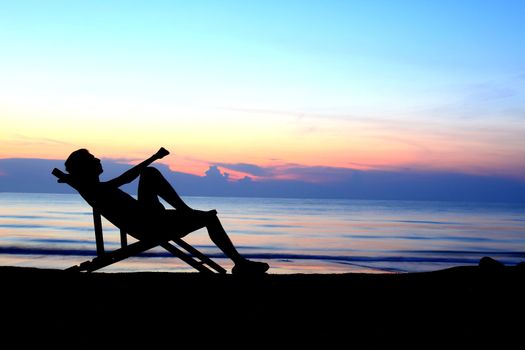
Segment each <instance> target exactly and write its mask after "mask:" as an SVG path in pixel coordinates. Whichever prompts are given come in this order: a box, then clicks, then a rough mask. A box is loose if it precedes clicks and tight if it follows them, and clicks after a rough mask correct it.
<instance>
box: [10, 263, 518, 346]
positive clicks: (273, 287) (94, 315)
mask: <svg viewBox="0 0 525 350" xmlns="http://www.w3.org/2000/svg"><path fill="white" fill-rule="evenodd" d="M0 279H1V281H2V282H1V283H2V296H3V298H2V300H3V312H2V318H3V324H4V325H3V330H4V337H3V338H4V341H9V338H10V337H13V339H11V340H13V341H15V342H20V341H22V342H24V343H31V342H36V343H37V344H39V345H42V344H45V343H48V344H52V345H60V344H64V345H68V344H77V346H78V347H83V346H86V347H93V346H97V345H100V344H101V342H103V343H105V344H109V343H111V342H115V343H116V344H120V345H123V344H137V342H146V343H147V344H149V345H151V346H153V345H154V344H158V345H159V346H161V344H170V343H171V344H173V346H174V347H175V346H176V345H178V344H181V342H182V343H186V344H189V343H192V344H201V343H202V342H213V343H214V344H215V346H220V347H223V346H229V345H235V344H236V345H243V347H248V348H253V347H254V346H256V345H257V346H259V345H261V346H263V345H264V344H266V345H268V346H271V345H272V344H281V345H283V344H284V345H286V344H287V345H288V346H290V345H293V344H310V343H312V342H320V343H322V344H325V345H326V346H329V345H330V344H332V345H335V344H347V345H349V347H350V348H351V346H350V345H357V344H359V348H382V347H383V346H384V345H388V347H391V346H394V345H396V346H402V347H405V348H406V347H412V346H414V347H419V345H421V347H420V348H428V347H438V348H441V347H445V348H448V347H450V346H451V345H454V346H453V347H463V348H465V347H466V348H471V346H472V345H474V344H479V345H487V344H499V345H502V344H506V343H507V344H510V343H511V342H512V341H514V340H516V339H519V337H520V334H521V331H522V327H521V322H520V319H522V317H523V311H524V309H525V308H524V306H523V296H524V295H525V293H524V292H525V283H524V282H525V273H524V271H523V269H521V268H518V267H502V268H491V267H490V266H489V267H488V268H487V267H479V266H459V267H455V268H451V269H446V270H440V271H434V272H427V273H406V274H331V275H325V274H297V275H265V276H261V277H257V278H240V277H236V276H234V275H214V276H204V275H200V274H197V273H153V272H151V273H150V272H145V273H92V274H77V273H68V272H64V271H59V270H43V269H33V268H16V267H0ZM513 319H515V321H512V320H513ZM421 341H423V342H424V343H420V342H421ZM72 342H74V343H72ZM8 343H9V342H8ZM418 344H419V345H418ZM75 347H76V346H74V347H73V348H75ZM345 347H346V346H345ZM149 348H156V347H154V346H153V347H149Z"/></svg>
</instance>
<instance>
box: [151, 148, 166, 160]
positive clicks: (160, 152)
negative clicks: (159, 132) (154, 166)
mask: <svg viewBox="0 0 525 350" xmlns="http://www.w3.org/2000/svg"><path fill="white" fill-rule="evenodd" d="M168 154H170V152H169V151H168V150H167V149H165V148H164V147H161V148H160V149H159V150H158V151H157V153H155V158H157V159H162V158H164V157H166V156H167V155H168Z"/></svg>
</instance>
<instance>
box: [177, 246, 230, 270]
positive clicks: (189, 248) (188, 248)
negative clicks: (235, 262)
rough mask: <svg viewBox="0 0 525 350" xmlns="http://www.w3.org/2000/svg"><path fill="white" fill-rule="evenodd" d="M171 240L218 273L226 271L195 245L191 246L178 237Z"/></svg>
mask: <svg viewBox="0 0 525 350" xmlns="http://www.w3.org/2000/svg"><path fill="white" fill-rule="evenodd" d="M173 242H175V243H176V244H177V245H179V246H181V247H182V248H184V249H185V250H186V251H187V252H188V253H190V254H192V255H193V256H195V257H197V258H198V259H200V260H201V261H202V262H203V263H205V264H207V265H208V266H209V267H211V268H212V269H214V270H215V271H217V272H218V273H222V274H224V273H226V269H224V268H223V267H222V266H221V265H219V264H217V263H216V262H215V261H213V260H211V259H210V258H209V257H207V256H206V255H204V254H203V253H201V252H200V251H198V250H197V249H196V248H195V247H193V246H191V245H190V244H188V243H186V242H185V241H183V240H182V239H180V238H176V239H173Z"/></svg>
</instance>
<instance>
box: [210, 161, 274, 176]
mask: <svg viewBox="0 0 525 350" xmlns="http://www.w3.org/2000/svg"><path fill="white" fill-rule="evenodd" d="M215 164H216V165H217V166H220V167H222V168H226V169H229V170H233V171H238V172H241V173H244V174H248V175H253V176H257V177H268V176H271V174H272V168H271V167H268V168H265V167H261V166H259V165H255V164H248V163H215Z"/></svg>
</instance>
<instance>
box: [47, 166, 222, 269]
mask: <svg viewBox="0 0 525 350" xmlns="http://www.w3.org/2000/svg"><path fill="white" fill-rule="evenodd" d="M52 174H53V175H55V176H56V177H57V178H58V182H59V183H66V184H68V185H70V186H71V187H73V186H72V185H71V184H70V183H69V182H68V180H67V179H68V177H67V175H66V174H65V173H64V172H62V171H61V170H60V169H57V168H55V169H53V171H52ZM73 188H74V187H73ZM93 224H94V230H95V243H96V248H97V256H96V257H95V258H94V259H92V260H88V261H85V262H83V263H81V264H79V265H75V266H71V267H69V268H68V269H66V270H68V271H77V272H81V271H85V272H93V271H96V270H98V269H101V268H103V267H106V266H109V265H111V264H114V263H116V262H119V261H122V260H124V259H127V258H129V257H131V256H137V255H138V254H140V253H142V252H145V251H147V250H149V249H152V248H154V247H157V246H160V247H162V248H164V249H165V250H167V251H168V252H170V253H171V254H173V255H174V256H175V257H177V258H179V259H181V260H182V261H184V262H185V263H187V264H188V265H190V266H192V267H193V268H195V269H196V270H197V271H199V272H202V273H207V274H209V273H220V274H224V273H226V270H225V269H224V268H223V267H222V266H220V265H219V264H217V263H216V262H214V261H213V260H211V259H210V258H209V257H207V256H206V255H204V254H203V253H201V252H200V251H198V250H197V249H196V248H195V247H193V246H191V245H190V244H188V243H187V242H185V241H184V240H182V239H181V238H177V237H175V238H171V239H169V240H166V239H151V240H149V239H148V240H139V241H137V242H134V243H132V244H129V245H128V240H127V233H126V231H124V230H123V229H121V228H120V227H118V228H119V229H120V244H121V247H120V248H119V249H116V250H113V251H110V252H106V251H105V249H104V237H103V232H102V218H101V215H100V213H98V212H97V210H96V209H95V208H93Z"/></svg>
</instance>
